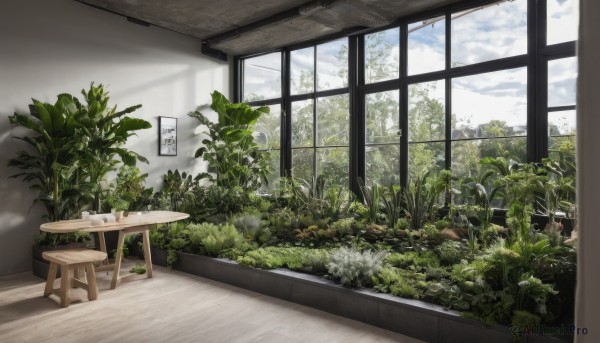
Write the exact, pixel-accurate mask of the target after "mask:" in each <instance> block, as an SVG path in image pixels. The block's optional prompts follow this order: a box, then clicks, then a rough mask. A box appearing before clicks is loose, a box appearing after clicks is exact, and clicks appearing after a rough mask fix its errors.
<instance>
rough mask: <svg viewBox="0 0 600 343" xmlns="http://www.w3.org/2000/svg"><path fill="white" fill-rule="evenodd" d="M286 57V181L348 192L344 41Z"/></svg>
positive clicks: (295, 52) (346, 43)
mask: <svg viewBox="0 0 600 343" xmlns="http://www.w3.org/2000/svg"><path fill="white" fill-rule="evenodd" d="M289 56H290V94H291V95H292V96H293V99H291V103H290V105H291V106H290V109H291V111H290V113H291V128H290V131H291V175H292V176H293V177H295V178H298V179H302V180H304V181H306V183H307V184H309V185H310V184H312V182H314V181H315V180H316V178H317V177H319V176H322V177H324V178H325V184H326V187H328V186H332V185H335V186H342V187H347V186H348V182H349V180H348V170H349V163H350V160H349V141H350V100H349V94H348V39H347V38H343V39H338V40H334V41H331V42H327V43H323V44H320V45H316V46H313V47H308V48H303V49H298V50H293V51H291V52H290V54H289Z"/></svg>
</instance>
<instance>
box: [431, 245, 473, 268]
mask: <svg viewBox="0 0 600 343" xmlns="http://www.w3.org/2000/svg"><path fill="white" fill-rule="evenodd" d="M435 251H436V252H437V253H438V255H439V256H440V260H441V261H442V262H444V263H445V264H447V265H452V264H455V263H458V262H460V260H462V259H463V258H464V257H465V256H466V254H467V251H466V249H465V248H464V246H463V245H462V244H461V243H460V242H455V241H450V240H448V241H445V242H444V243H442V244H440V245H438V246H437V247H436V248H435Z"/></svg>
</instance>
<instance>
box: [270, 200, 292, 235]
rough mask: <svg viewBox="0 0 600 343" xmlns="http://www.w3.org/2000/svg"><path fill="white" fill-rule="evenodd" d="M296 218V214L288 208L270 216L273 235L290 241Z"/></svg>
mask: <svg viewBox="0 0 600 343" xmlns="http://www.w3.org/2000/svg"><path fill="white" fill-rule="evenodd" d="M295 217H296V216H295V215H294V212H292V210H290V209H289V208H287V207H286V208H282V209H279V210H277V211H275V212H274V213H272V214H271V215H270V216H269V222H270V223H271V225H270V228H271V233H272V234H273V235H274V236H275V237H277V238H280V239H288V238H289V236H290V233H291V232H292V220H294V219H295Z"/></svg>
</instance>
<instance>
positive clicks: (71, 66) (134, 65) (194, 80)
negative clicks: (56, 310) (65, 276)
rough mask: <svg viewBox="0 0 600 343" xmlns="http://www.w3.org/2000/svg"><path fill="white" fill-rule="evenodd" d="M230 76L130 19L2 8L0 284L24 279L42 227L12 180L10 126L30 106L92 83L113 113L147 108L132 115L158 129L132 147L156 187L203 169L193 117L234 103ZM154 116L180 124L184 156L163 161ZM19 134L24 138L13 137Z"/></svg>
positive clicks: (64, 1) (33, 3) (68, 2)
mask: <svg viewBox="0 0 600 343" xmlns="http://www.w3.org/2000/svg"><path fill="white" fill-rule="evenodd" d="M229 75H230V66H229V65H228V64H227V63H222V62H216V61H214V60H211V59H209V58H207V57H205V56H203V55H201V53H200V40H197V39H193V38H190V37H187V36H184V35H181V34H177V33H174V32H171V31H168V30H164V29H160V28H156V27H150V28H148V27H143V26H140V25H135V24H132V23H129V22H127V21H126V20H125V18H123V17H120V16H117V15H114V14H110V13H107V12H103V11H100V10H97V9H95V8H92V7H88V6H85V5H83V4H80V3H78V2H75V1H72V0H52V1H48V0H18V1H2V2H1V3H0V275H4V274H9V273H13V272H19V271H25V270H28V269H29V268H30V266H31V245H32V243H33V238H34V236H35V235H36V233H37V232H38V228H39V225H40V223H41V222H42V220H41V219H40V216H41V214H42V212H43V211H42V208H41V206H36V207H34V208H33V209H31V211H28V210H29V207H30V205H31V203H32V200H33V198H34V194H33V193H32V192H31V191H29V190H28V189H27V186H26V185H25V184H24V183H23V182H21V181H17V180H14V179H7V177H8V176H9V175H11V174H12V173H14V170H9V169H8V168H6V164H7V160H8V159H9V158H11V157H12V156H14V153H15V152H16V151H17V150H20V149H21V148H22V147H23V145H22V144H21V143H19V142H17V141H16V140H14V139H11V138H10V136H11V135H21V134H22V133H23V131H22V130H21V129H18V128H17V129H15V128H13V127H11V125H10V123H9V121H8V119H7V117H8V116H9V115H12V114H13V113H14V112H19V113H28V108H27V106H28V104H29V103H31V98H36V99H38V100H40V101H45V102H52V103H53V102H54V101H55V100H56V95H58V94H60V93H64V92H67V93H71V94H74V95H76V96H79V95H80V91H81V89H82V88H87V87H88V86H89V84H90V82H92V81H94V82H95V83H96V84H99V83H103V84H104V85H105V86H107V87H108V90H109V91H110V94H111V103H112V104H116V105H118V106H119V108H121V109H123V108H125V107H127V106H131V105H135V104H142V105H143V107H142V108H141V109H140V110H138V111H136V112H135V113H134V114H133V115H134V116H136V117H140V118H144V119H146V120H148V121H149V122H150V123H152V125H153V128H152V129H148V130H144V131H142V132H141V133H140V134H139V137H134V138H132V139H131V141H130V142H129V143H128V145H129V147H130V148H131V149H133V150H134V151H136V152H138V153H140V154H142V155H144V156H145V157H147V158H148V159H149V160H150V164H149V165H145V164H141V165H140V168H141V169H142V170H143V171H145V172H149V173H150V177H149V178H148V183H149V185H151V186H155V188H156V187H157V186H160V184H161V176H162V174H163V173H164V172H166V170H167V169H169V168H171V169H176V168H178V169H179V170H189V171H193V172H194V173H196V172H198V171H200V170H201V169H204V168H205V166H204V165H203V163H202V162H201V161H200V160H195V159H194V158H193V153H194V150H195V149H196V148H197V147H198V145H199V144H200V143H199V139H198V137H197V135H195V133H194V132H195V129H196V122H195V119H193V118H190V117H188V116H187V113H188V112H190V111H192V110H194V109H196V107H197V106H199V105H205V104H208V103H209V102H210V92H212V91H213V90H215V89H216V90H219V91H220V92H222V93H224V94H225V95H227V96H228V95H229V92H230V86H229ZM158 116H171V117H178V118H179V122H178V133H179V141H178V143H179V144H178V150H179V151H178V156H177V157H164V156H161V157H159V156H158V153H157V150H158V147H157V144H158V125H157V123H158V119H157V118H158ZM17 130H18V131H17Z"/></svg>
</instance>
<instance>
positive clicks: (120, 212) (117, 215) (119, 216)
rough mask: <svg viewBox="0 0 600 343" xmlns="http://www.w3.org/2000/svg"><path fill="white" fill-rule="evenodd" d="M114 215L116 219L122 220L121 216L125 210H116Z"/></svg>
mask: <svg viewBox="0 0 600 343" xmlns="http://www.w3.org/2000/svg"><path fill="white" fill-rule="evenodd" d="M114 215H115V220H116V221H120V220H121V218H123V211H115V213H114Z"/></svg>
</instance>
